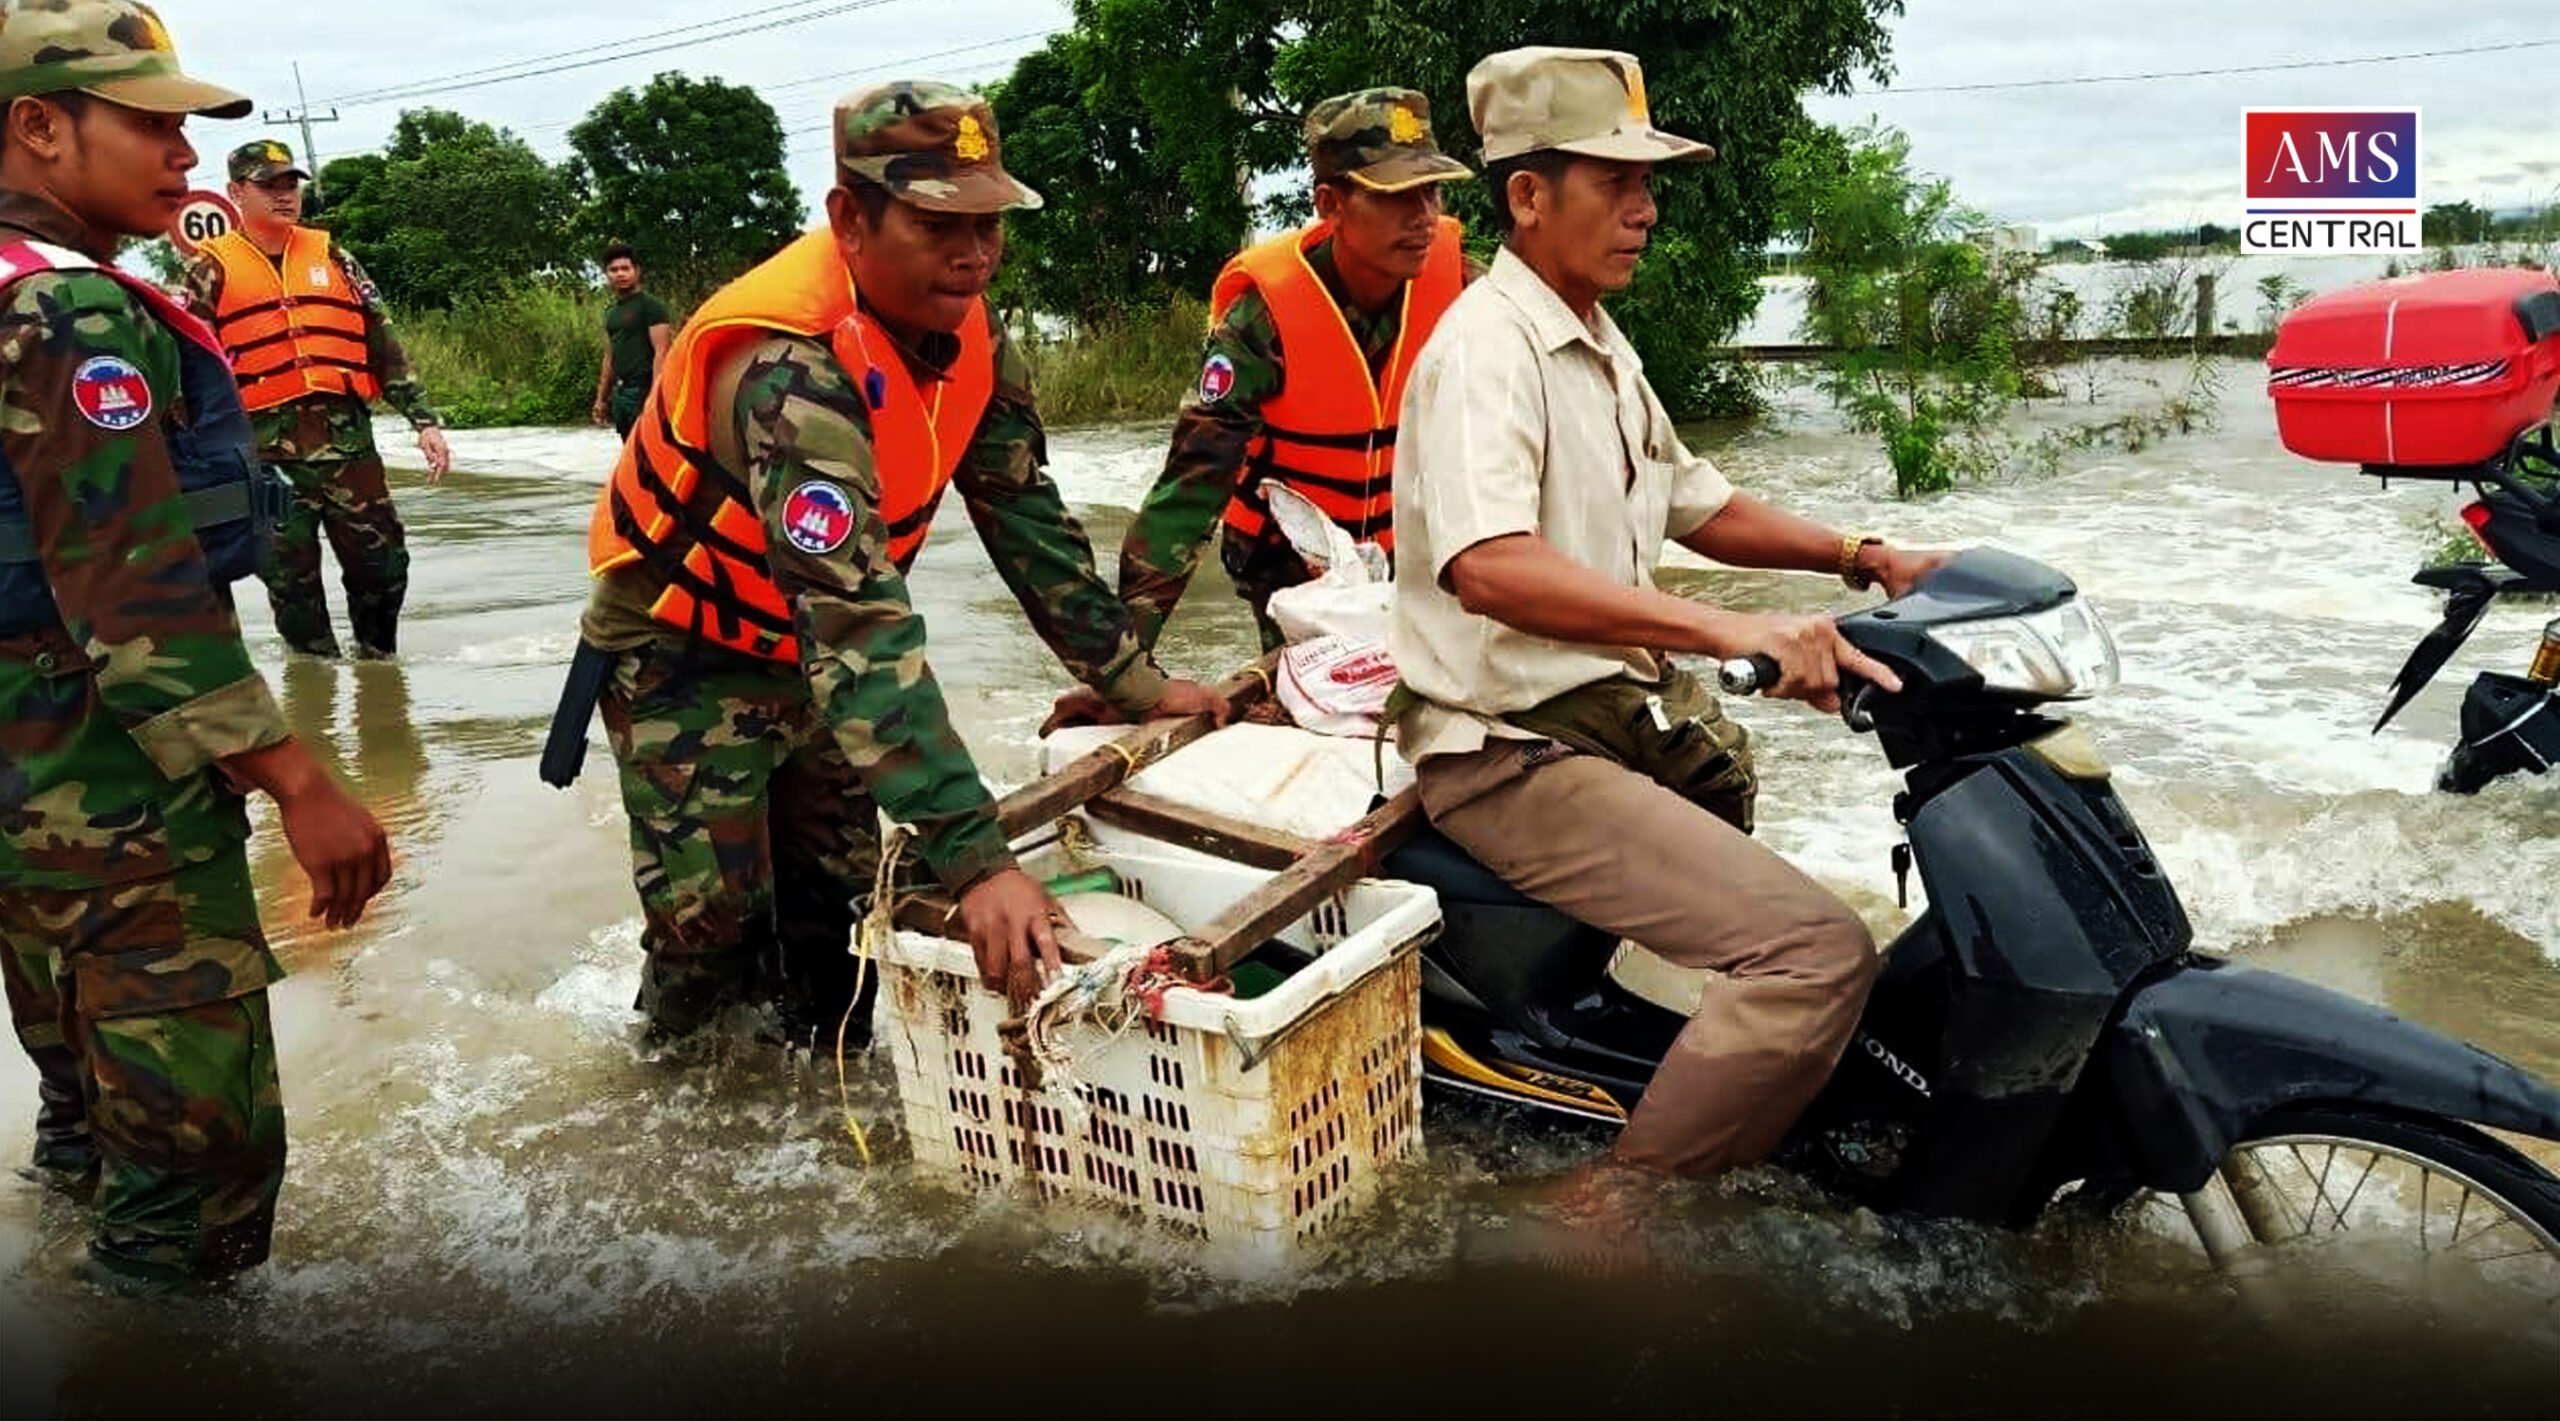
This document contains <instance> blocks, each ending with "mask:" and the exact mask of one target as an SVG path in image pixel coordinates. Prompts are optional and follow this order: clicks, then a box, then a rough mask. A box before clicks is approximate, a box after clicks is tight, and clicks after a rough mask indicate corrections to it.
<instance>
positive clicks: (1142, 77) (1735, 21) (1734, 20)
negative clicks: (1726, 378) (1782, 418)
mask: <svg viewBox="0 0 2560 1421" xmlns="http://www.w3.org/2000/svg"><path fill="white" fill-rule="evenodd" d="M1901 10H1902V5H1901V0H1800V2H1799V3H1790V4H1786V5H1751V4H1737V3H1733V0H1606V3H1597V4H1595V3H1591V0H1077V3H1076V7H1075V16H1076V24H1075V32H1076V33H1077V34H1078V35H1080V36H1083V37H1086V38H1087V39H1089V41H1090V42H1091V43H1092V44H1093V45H1094V46H1095V49H1094V50H1093V51H1092V53H1093V54H1095V55H1098V56H1107V59H1108V62H1107V64H1104V65H1102V66H1101V67H1100V69H1099V71H1098V72H1096V73H1094V74H1093V76H1092V78H1091V79H1090V81H1089V82H1088V83H1087V84H1086V87H1085V88H1084V90H1083V100H1084V104H1085V107H1086V117H1087V118H1089V119H1091V120H1093V121H1096V122H1118V123H1125V122H1126V115H1127V113H1128V112H1129V111H1130V109H1131V108H1132V107H1134V108H1135V109H1137V110H1138V111H1141V112H1143V114H1144V115H1145V116H1146V118H1147V120H1148V128H1147V132H1146V134H1145V136H1144V139H1143V140H1142V141H1143V145H1144V146H1145V148H1146V149H1147V151H1148V153H1149V155H1150V157H1151V159H1152V160H1153V161H1154V162H1156V163H1157V164H1159V165H1160V166H1158V168H1157V169H1156V170H1157V171H1159V172H1167V171H1169V172H1172V173H1175V174H1178V175H1179V182H1180V196H1181V203H1182V205H1183V207H1182V210H1183V212H1184V214H1185V218H1186V220H1187V221H1196V222H1198V223H1200V224H1202V226H1203V229H1204V230H1209V231H1229V232H1232V233H1233V238H1231V239H1230V245H1232V243H1233V240H1235V239H1240V238H1241V237H1242V236H1243V233H1244V230H1245V227H1246V226H1247V222H1246V217H1247V211H1248V204H1247V201H1246V198H1245V196H1244V194H1243V193H1242V191H1240V189H1241V187H1242V184H1243V180H1244V179H1246V178H1247V177H1250V176H1252V175H1277V174H1282V173H1289V172H1292V171H1300V172H1302V171H1303V164H1304V162H1305V149H1304V147H1303V146H1302V145H1303V139H1302V137H1301V130H1300V127H1299V125H1300V118H1301V116H1302V115H1303V114H1304V113H1305V112H1306V110H1307V109H1308V108H1310V107H1312V106H1313V105H1314V104H1315V102H1316V101H1317V100H1319V99H1321V98H1324V97H1325V96H1327V95H1329V94H1336V93H1341V92H1343V91H1345V90H1349V89H1356V88H1362V87H1365V86H1368V85H1372V84H1382V83H1383V84H1398V85H1403V86H1405V87H1409V88H1415V89H1419V90H1421V91H1422V92H1423V93H1425V94H1427V95H1428V96H1429V97H1430V99H1431V107H1432V113H1433V115H1434V119H1435V121H1434V127H1435V129H1436V130H1437V132H1438V136H1439V139H1440V142H1441V145H1442V146H1443V147H1444V148H1446V149H1448V150H1449V151H1450V152H1451V153H1452V154H1453V155H1455V156H1457V157H1458V158H1459V159H1460V160H1461V161H1466V162H1470V163H1472V162H1474V161H1475V158H1476V154H1477V150H1478V144H1477V141H1476V135H1475V133H1474V131H1473V129H1472V128H1471V127H1470V126H1469V124H1468V122H1467V101H1466V75H1467V71H1468V69H1469V68H1471V67H1473V65H1474V64H1475V62H1476V61H1477V60H1479V59H1481V58H1482V57H1484V56H1485V55H1487V54H1490V53H1492V52H1494V51H1496V50H1502V49H1508V48H1511V47H1513V46H1516V45H1524V44H1562V45H1580V46H1594V47H1606V48H1614V49H1624V50H1628V51H1631V52H1633V53H1634V54H1635V55H1637V56H1638V57H1639V58H1640V59H1642V60H1643V61H1644V65H1645V74H1646V88H1647V90H1648V91H1649V92H1650V95H1651V98H1652V108H1653V116H1654V119H1655V121H1656V122H1658V123H1660V124H1661V125H1662V126H1663V127H1665V128H1669V129H1672V130H1674V131H1677V132H1683V133H1689V134H1693V135H1695V136H1697V137H1700V138H1703V139H1706V140H1707V141H1709V142H1711V143H1713V144H1715V145H1716V147H1717V148H1718V150H1719V151H1720V153H1721V155H1722V157H1721V161H1718V162H1715V163H1712V164H1706V165H1702V166H1684V167H1678V168H1666V169H1664V170H1663V171H1662V172H1661V173H1660V174H1659V175H1658V176H1657V178H1656V194H1657V199H1658V201H1659V204H1660V207H1661V217H1662V220H1661V224H1660V226H1658V227H1657V228H1656V229H1655V234H1654V239H1653V254H1652V255H1651V256H1650V257H1649V258H1648V259H1647V261H1646V263H1645V265H1644V267H1643V268H1642V270H1641V271H1640V272H1639V274H1638V276H1637V280H1636V284H1635V286H1634V288H1633V289H1632V290H1630V291H1629V292H1627V293H1626V294H1624V295H1623V296H1621V297H1619V298H1617V299H1616V300H1614V301H1612V303H1611V307H1610V309H1611V310H1612V311H1613V312H1614V313H1615V314H1616V316H1617V318H1618V320H1619V322H1620V324H1622V325H1623V326H1625V328H1626V330H1627V333H1628V336H1629V337H1630V338H1631V339H1632V340H1633V341H1634V342H1635V344H1636V347H1637V349H1638V350H1639V351H1640V352H1641V353H1642V354H1643V356H1644V359H1645V366H1646V372H1647V374H1648V375H1649V376H1650V377H1651V378H1652V380H1653V382H1654V385H1655V387H1656V388H1657V389H1658V390H1659V391H1660V392H1661V394H1662V396H1663V398H1664V400H1665V401H1666V402H1667V403H1669V404H1670V405H1671V406H1672V407H1673V408H1674V409H1675V410H1678V411H1681V412H1684V413H1685V412H1689V411H1693V410H1695V409H1697V408H1698V407H1699V406H1700V404H1701V403H1702V402H1703V401H1704V400H1705V398H1706V397H1707V394H1708V391H1709V388H1710V385H1711V383H1712V374H1713V366H1714V355H1713V348H1714V347H1715V346H1716V345H1717V344H1719V343H1720V342H1721V341H1723V340H1724V339H1725V338H1726V337H1727V336H1728V335H1729V334H1730V333H1731V332H1732V331H1733V329H1734V328H1735V327H1736V326H1737V325H1739V324H1740V323H1741V322H1742V320H1743V319H1744V318H1745V317H1747V316H1748V315H1749V314H1750V313H1751V310H1752V308H1753V307H1754V306H1755V305H1756V304H1757V302H1758V299H1759V287H1758V283H1757V280H1756V278H1757V277H1758V275H1759V270H1760V252H1761V249H1762V248H1763V247H1764V246H1765V245H1766V244H1767V242H1768V239H1769V238H1770V236H1771V235H1772V234H1773V232H1774V230H1775V227H1774V214H1775V211H1776V207H1777V202H1778V189H1777V181H1776V177H1775V173H1774V169H1775V167H1776V164H1777V160H1778V157H1779V154H1780V153H1781V151H1782V150H1783V148H1784V145H1785V144H1786V143H1787V141H1788V140H1789V139H1791V138H1793V137H1796V136H1799V135H1802V134H1804V133H1806V132H1808V131H1809V130H1811V129H1812V128H1813V127H1814V125H1813V124H1812V121H1811V120H1810V119H1809V118H1807V117H1806V115H1805V113H1804V109H1803V105H1802V102H1801V98H1802V95H1803V93H1804V91H1805V90H1807V89H1822V90H1825V91H1828V92H1834V93H1838V92H1845V91H1846V90H1847V88H1848V86H1849V83H1850V81H1851V79H1852V78H1853V77H1854V76H1856V75H1858V74H1861V73H1864V74H1868V75H1871V76H1873V77H1875V78H1876V79H1878V80H1879V81H1881V80H1882V79H1884V78H1885V77H1887V74H1888V69H1887V63H1886V56H1887V52H1888V36H1887V34H1886V31H1885V21H1886V19H1887V17H1889V16H1893V15H1898V14H1900V13H1901ZM1026 175H1027V176H1030V177H1031V178H1032V179H1033V181H1035V182H1038V181H1040V180H1041V177H1042V175H1041V174H1039V173H1037V172H1034V171H1031V170H1029V169H1028V167H1027V165H1026ZM1050 186H1051V188H1052V189H1056V188H1060V187H1062V186H1063V187H1064V188H1066V191H1064V192H1059V191H1052V192H1051V194H1050V195H1051V196H1052V198H1053V199H1057V198H1064V199H1065V200H1066V202H1067V204H1068V205H1069V206H1070V207H1080V206H1081V205H1082V203H1083V197H1082V194H1080V193H1078V192H1076V191H1075V189H1074V184H1073V183H1067V184H1060V183H1059V182H1058V181H1057V180H1056V179H1054V178H1052V179H1050ZM1272 186H1273V187H1274V188H1275V189H1276V191H1275V194H1274V195H1275V197H1276V199H1277V201H1276V202H1275V203H1274V204H1273V209H1274V210H1273V211H1272V212H1270V213H1266V214H1264V215H1265V216H1285V215H1289V214H1292V213H1299V212H1303V211H1304V210H1305V184H1304V183H1303V181H1281V182H1278V183H1275V184H1273V185H1272ZM1480 189H1481V185H1479V184H1458V185H1455V186H1454V188H1453V190H1452V191H1451V192H1450V194H1449V196H1450V199H1451V201H1452V204H1453V206H1454V207H1455V208H1456V209H1457V211H1458V212H1459V215H1461V216H1464V217H1467V218H1469V219H1470V220H1471V221H1476V222H1478V223H1479V224H1480V221H1481V219H1482V217H1483V216H1484V214H1485V211H1486V207H1485V202H1486V197H1485V194H1484V193H1483V192H1482V191H1481V190H1480ZM1479 230H1481V227H1480V225H1479ZM1184 240H1185V241H1186V242H1187V241H1188V240H1189V235H1188V234H1187V233H1186V234H1185V235H1184ZM1147 269H1148V271H1149V272H1150V273H1151V274H1152V275H1153V276H1154V279H1155V280H1157V281H1159V282H1167V283H1170V282H1173V281H1174V280H1176V277H1175V274H1174V273H1175V272H1177V271H1178V270H1184V269H1185V268H1184V266H1183V264H1182V263H1181V262H1180V261H1168V260H1165V259H1164V253H1163V252H1162V251H1161V250H1159V251H1156V252H1153V253H1151V255H1150V261H1149V264H1148V267H1147Z"/></svg>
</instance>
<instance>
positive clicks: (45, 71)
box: [0, 0, 249, 118]
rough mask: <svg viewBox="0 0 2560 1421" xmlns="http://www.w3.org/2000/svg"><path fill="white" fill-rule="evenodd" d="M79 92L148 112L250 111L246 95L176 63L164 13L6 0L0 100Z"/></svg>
mask: <svg viewBox="0 0 2560 1421" xmlns="http://www.w3.org/2000/svg"><path fill="white" fill-rule="evenodd" d="M72 91H77V92H79V93H83V94H91V95H94V96H96V97H98V98H101V99H105V100H106V101H107V102H109V103H115V104H122V105H124V106H125V107H127V108H134V109H142V110H144V111H146V112H149V113H200V114H203V115H205V116H206V117H208V118H245V117H247V116H248V113H249V101H248V99H246V98H244V97H242V96H241V95H239V94H235V93H233V92H231V91H230V90H229V89H223V88H217V87H215V86H214V85H211V84H207V83H204V82H203V81H201V80H196V79H190V78H188V77H187V76H186V75H185V74H183V73H180V72H179V70H178V50H177V46H176V45H174V44H172V43H171V42H170V40H169V27H168V26H166V25H164V24H162V23H160V17H159V15H157V14H155V13H153V11H152V9H151V7H150V6H148V5H143V4H139V3H136V0H9V3H8V5H7V7H6V8H0V104H5V103H7V102H8V101H9V100H11V99H25V98H35V97H38V96H41V95H44V94H60V93H67V92H72Z"/></svg>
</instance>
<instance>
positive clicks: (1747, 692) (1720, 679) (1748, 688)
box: [1716, 651, 1778, 696]
mask: <svg viewBox="0 0 2560 1421" xmlns="http://www.w3.org/2000/svg"><path fill="white" fill-rule="evenodd" d="M1716 685H1718V686H1719V687H1721V688H1723V690H1724V693H1725V694H1726V695H1728V696H1756V695H1758V694H1760V693H1761V692H1763V691H1770V690H1775V689H1777V685H1778V658H1776V657H1774V656H1770V655H1768V654H1766V653H1764V652H1757V651H1755V652H1753V653H1752V654H1750V655H1749V656H1737V657H1734V658H1733V659H1732V660H1730V661H1723V662H1719V663H1717V665H1716Z"/></svg>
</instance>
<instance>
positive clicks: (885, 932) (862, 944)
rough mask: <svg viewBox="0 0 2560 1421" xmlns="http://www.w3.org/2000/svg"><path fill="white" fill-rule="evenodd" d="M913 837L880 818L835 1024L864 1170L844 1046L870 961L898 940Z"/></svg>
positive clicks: (847, 1120) (843, 1103) (844, 1094)
mask: <svg viewBox="0 0 2560 1421" xmlns="http://www.w3.org/2000/svg"><path fill="white" fill-rule="evenodd" d="M912 836H913V834H912V831H911V830H909V829H908V828H907V826H906V825H904V824H901V823H898V822H897V821H896V820H894V819H891V818H890V817H889V816H888V814H887V812H886V811H883V812H881V814H880V866H879V868H878V869H877V870H876V871H875V872H874V873H873V875H872V879H871V902H870V904H869V906H868V907H867V908H866V909H865V910H864V912H863V914H862V921H861V922H860V923H859V924H857V925H856V927H855V929H854V937H853V960H854V967H853V1000H852V1001H849V1002H847V1003H845V1006H844V1017H843V1019H841V1020H839V1021H838V1022H837V1023H836V1104H837V1105H838V1106H839V1107H840V1108H841V1109H842V1110H843V1111H844V1132H845V1133H846V1134H848V1135H850V1136H852V1137H853V1148H854V1152H855V1153H856V1154H859V1155H860V1156H862V1167H863V1168H864V1169H869V1168H871V1137H870V1136H869V1135H868V1134H866V1133H864V1131H863V1128H862V1121H861V1120H860V1119H859V1118H858V1117H856V1116H855V1115H854V1113H853V1089H852V1087H851V1086H850V1085H848V1084H847V1083H846V1071H845V1064H844V1055H845V1052H844V1043H845V1036H846V1034H847V1032H848V1030H849V1029H850V1028H851V1027H852V1025H853V1014H854V1012H856V1011H857V1010H859V1009H860V1008H861V1005H862V988H863V985H864V984H865V983H866V982H868V981H869V980H870V978H871V960H872V958H873V957H875V956H877V955H878V954H879V952H880V951H881V949H883V948H885V947H887V946H888V945H889V944H890V943H891V942H892V941H894V940H895V939H896V936H897V931H898V903H897V881H898V859H899V858H900V856H902V855H903V854H905V852H906V848H907V840H908V839H909V838H911V837H912Z"/></svg>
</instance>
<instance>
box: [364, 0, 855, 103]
mask: <svg viewBox="0 0 2560 1421" xmlns="http://www.w3.org/2000/svg"><path fill="white" fill-rule="evenodd" d="M817 3H819V0H783V3H782V4H779V5H772V6H768V7H766V10H765V11H755V12H750V13H768V12H773V11H781V10H794V9H798V8H799V7H801V6H803V5H815V4H817ZM741 18H743V17H742V16H738V15H723V16H721V17H720V18H719V19H716V20H697V21H695V22H694V23H692V24H690V25H678V26H676V27H675V28H673V29H665V30H651V31H649V32H648V33H647V34H638V35H625V36H624V37H622V38H621V39H612V40H604V41H602V42H600V43H597V44H590V45H581V46H580V47H578V48H576V49H563V50H558V51H555V52H553V53H550V54H536V55H529V56H527V57H525V58H523V59H510V60H508V61H506V62H505V63H503V64H489V65H483V66H481V67H480V68H478V69H459V70H456V71H454V72H453V73H450V74H435V75H430V76H428V77H427V78H424V79H404V80H402V81H401V82H399V83H397V84H385V85H383V86H381V87H380V88H375V89H358V90H356V91H355V92H354V93H351V94H340V95H339V96H337V97H336V98H334V99H331V100H329V101H328V102H330V103H335V104H346V103H366V102H370V101H372V100H374V99H376V98H379V97H381V96H383V95H385V94H391V93H395V92H398V91H400V90H403V89H411V88H416V87H418V86H420V85H423V84H443V83H447V82H449V81H452V80H455V79H476V78H478V77H480V76H481V75H483V74H496V73H498V72H500V71H502V70H507V69H521V68H523V67H525V66H526V65H529V64H548V63H550V62H551V61H552V60H555V59H575V58H577V57H578V56H580V55H585V54H594V53H596V52H597V51H599V50H606V49H620V48H621V47H623V46H624V45H626V44H641V43H644V42H646V41H649V40H653V39H665V38H667V37H668V36H670V35H682V34H691V33H693V32H695V31H696V30H708V29H715V28H717V27H719V26H721V25H732V24H736V23H737V22H738V21H739V20H740V19H741Z"/></svg>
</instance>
